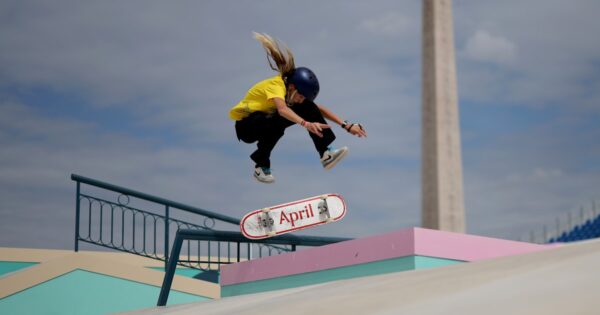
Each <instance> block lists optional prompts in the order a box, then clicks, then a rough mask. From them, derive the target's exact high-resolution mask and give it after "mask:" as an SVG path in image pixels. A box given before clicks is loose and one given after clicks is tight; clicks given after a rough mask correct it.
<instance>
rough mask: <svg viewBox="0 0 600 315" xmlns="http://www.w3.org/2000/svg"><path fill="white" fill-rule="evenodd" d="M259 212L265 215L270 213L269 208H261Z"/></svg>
mask: <svg viewBox="0 0 600 315" xmlns="http://www.w3.org/2000/svg"><path fill="white" fill-rule="evenodd" d="M260 211H262V212H263V213H267V212H269V211H271V208H262V209H260Z"/></svg>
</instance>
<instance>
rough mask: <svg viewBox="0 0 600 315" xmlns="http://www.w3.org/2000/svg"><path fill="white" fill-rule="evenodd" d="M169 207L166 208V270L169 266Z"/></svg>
mask: <svg viewBox="0 0 600 315" xmlns="http://www.w3.org/2000/svg"><path fill="white" fill-rule="evenodd" d="M169 218H170V217H169V206H165V270H167V266H168V265H169V220H170V219H169Z"/></svg>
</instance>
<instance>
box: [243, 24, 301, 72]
mask: <svg viewBox="0 0 600 315" xmlns="http://www.w3.org/2000/svg"><path fill="white" fill-rule="evenodd" d="M253 34H254V38H255V39H256V40H257V41H259V42H260V43H261V44H262V46H263V48H264V49H265V51H266V52H267V60H268V61H269V66H271V69H273V70H275V71H277V72H279V73H280V74H281V76H282V77H283V78H286V77H287V76H289V75H290V74H291V73H292V72H293V71H294V69H295V68H296V65H295V64H294V55H293V54H292V51H291V50H290V49H289V48H288V47H287V46H286V45H285V44H284V43H282V42H280V41H278V40H277V39H274V38H273V37H271V36H269V35H267V34H264V33H257V32H253Z"/></svg>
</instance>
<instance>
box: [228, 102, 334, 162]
mask: <svg viewBox="0 0 600 315" xmlns="http://www.w3.org/2000/svg"><path fill="white" fill-rule="evenodd" d="M290 109H291V110H293V111H294V112H295V113H296V114H297V115H298V116H300V117H302V119H304V120H306V121H307V122H320V123H324V124H325V123H326V122H325V118H324V117H323V115H322V114H321V111H320V110H319V108H318V107H317V105H316V104H315V103H313V102H311V101H305V102H304V103H301V104H295V105H294V106H292V107H290ZM292 125H294V123H293V122H291V121H289V120H287V119H285V118H283V117H281V116H280V115H279V114H277V113H274V114H266V113H263V112H254V113H252V114H250V116H248V117H246V118H244V119H242V120H240V121H236V123H235V131H236V133H237V137H238V139H239V140H241V141H244V142H246V143H254V142H257V141H258V143H257V146H258V149H257V150H256V151H254V153H252V154H251V155H250V158H251V159H252V160H253V161H254V162H255V163H256V167H269V168H270V167H271V161H270V159H269V158H270V157H271V151H273V148H274V147H275V145H276V144H277V141H279V139H281V137H282V136H283V134H284V132H285V128H287V127H289V126H292ZM322 133H323V137H322V138H321V137H319V136H317V135H315V134H313V133H310V132H309V135H310V138H311V139H312V141H313V143H314V144H315V148H316V149H317V152H319V156H321V155H323V152H325V151H326V150H327V147H328V146H329V145H330V144H331V143H332V142H333V140H335V135H334V134H333V131H331V129H323V132H322Z"/></svg>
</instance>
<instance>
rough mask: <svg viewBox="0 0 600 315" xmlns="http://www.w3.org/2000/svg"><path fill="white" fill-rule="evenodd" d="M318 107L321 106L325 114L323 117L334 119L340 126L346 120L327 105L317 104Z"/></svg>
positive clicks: (320, 108)
mask: <svg viewBox="0 0 600 315" xmlns="http://www.w3.org/2000/svg"><path fill="white" fill-rule="evenodd" d="M317 107H319V110H320V111H321V114H323V117H325V119H327V120H331V121H333V122H334V123H336V124H338V125H340V127H341V126H342V124H343V123H344V121H343V120H342V119H341V118H340V117H338V116H337V115H336V114H334V113H333V112H332V111H330V110H329V109H328V108H327V107H325V106H323V105H317Z"/></svg>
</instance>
